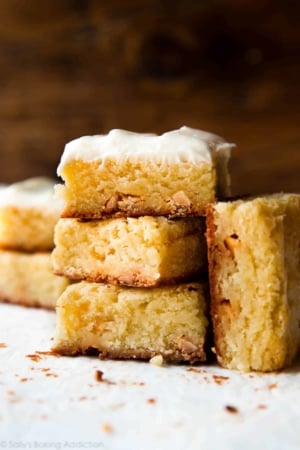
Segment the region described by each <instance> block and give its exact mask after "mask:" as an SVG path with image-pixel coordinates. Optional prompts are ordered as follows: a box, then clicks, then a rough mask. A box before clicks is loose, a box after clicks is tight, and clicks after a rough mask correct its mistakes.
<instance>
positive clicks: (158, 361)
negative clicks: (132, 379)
mask: <svg viewBox="0 0 300 450" xmlns="http://www.w3.org/2000/svg"><path fill="white" fill-rule="evenodd" d="M149 362H150V364H153V365H154V366H158V367H162V366H163V365H164V358H163V356H162V355H155V356H153V357H152V358H151V359H150V361H149Z"/></svg>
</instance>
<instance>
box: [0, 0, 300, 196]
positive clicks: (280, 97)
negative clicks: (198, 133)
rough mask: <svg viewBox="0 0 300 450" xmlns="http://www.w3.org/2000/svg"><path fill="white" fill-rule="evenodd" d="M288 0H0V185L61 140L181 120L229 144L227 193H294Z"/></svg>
mask: <svg viewBox="0 0 300 450" xmlns="http://www.w3.org/2000/svg"><path fill="white" fill-rule="evenodd" d="M299 18H300V7H299V3H298V2H293V1H286V2H276V1H268V0H245V1H239V0H223V1H209V0H199V1H197V0H185V1H174V0H172V1H169V0H165V1H164V0H161V1H157V0H140V1H138V0H127V1H126V0H124V1H122V0H119V1H117V0H110V1H106V2H104V1H101V0H43V1H38V0H0V94H1V100H0V134H1V148H0V182H12V181H16V180H19V179H22V178H25V177H29V176H34V175H52V176H55V171H56V166H57V163H58V161H59V158H60V155H61V153H62V151H63V148H64V144H65V143H66V142H67V141H69V140H71V139H73V138H75V137H78V136H81V135H84V134H95V133H105V132H107V131H108V130H109V129H111V128H125V129H130V130H132V131H152V132H158V133H159V132H162V131H166V130H170V129H174V128H177V127H178V126H181V125H183V124H185V125H189V126H191V127H196V128H202V129H206V130H210V131H213V132H216V133H219V134H221V135H223V136H224V137H226V138H227V139H228V140H230V141H233V142H236V143H237V144H238V147H237V149H236V150H235V152H234V155H233V159H232V164H231V171H232V177H233V188H234V193H235V194H240V193H250V192H251V193H258V192H266V191H279V190H286V191H299V192H300V177H299V173H300V153H299V152H300V131H299V123H300V107H299V100H300V87H299V76H300V67H299V49H300V32H299Z"/></svg>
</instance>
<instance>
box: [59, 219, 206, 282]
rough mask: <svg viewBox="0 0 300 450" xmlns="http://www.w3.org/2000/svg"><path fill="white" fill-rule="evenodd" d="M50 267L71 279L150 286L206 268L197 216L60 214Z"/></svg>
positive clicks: (200, 221)
mask: <svg viewBox="0 0 300 450" xmlns="http://www.w3.org/2000/svg"><path fill="white" fill-rule="evenodd" d="M54 240H55V245H56V247H55V249H54V251H53V254H52V262H53V267H54V271H55V273H56V274H58V275H64V276H67V277H69V278H71V279H79V280H88V281H97V282H98V281H104V282H108V283H112V284H123V285H127V286H137V287H154V286H159V285H163V284H174V283H177V282H179V281H188V280H191V279H193V278H194V277H197V278H199V276H201V275H202V274H203V275H204V274H206V271H207V259H206V258H207V257H206V243H205V237H204V221H203V219H202V218H198V217H197V218H183V219H173V220H170V219H167V218H165V217H151V216H142V217H138V218H130V217H129V218H119V219H108V220H90V221H87V220H80V219H76V218H62V219H60V220H59V221H58V223H57V225H56V229H55V239H54Z"/></svg>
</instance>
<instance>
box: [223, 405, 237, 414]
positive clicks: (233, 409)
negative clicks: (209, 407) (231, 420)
mask: <svg viewBox="0 0 300 450" xmlns="http://www.w3.org/2000/svg"><path fill="white" fill-rule="evenodd" d="M225 409H226V411H227V412H229V413H231V414H237V413H238V412H239V410H238V409H237V407H236V406H232V405H226V406H225Z"/></svg>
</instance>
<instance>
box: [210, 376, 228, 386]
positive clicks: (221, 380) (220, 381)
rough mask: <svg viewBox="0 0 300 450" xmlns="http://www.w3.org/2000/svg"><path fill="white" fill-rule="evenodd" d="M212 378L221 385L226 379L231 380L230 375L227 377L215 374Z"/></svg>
mask: <svg viewBox="0 0 300 450" xmlns="http://www.w3.org/2000/svg"><path fill="white" fill-rule="evenodd" d="M212 378H213V380H214V382H215V383H216V384H220V385H222V384H223V383H224V382H225V381H228V380H229V377H225V376H223V375H213V376H212Z"/></svg>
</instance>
